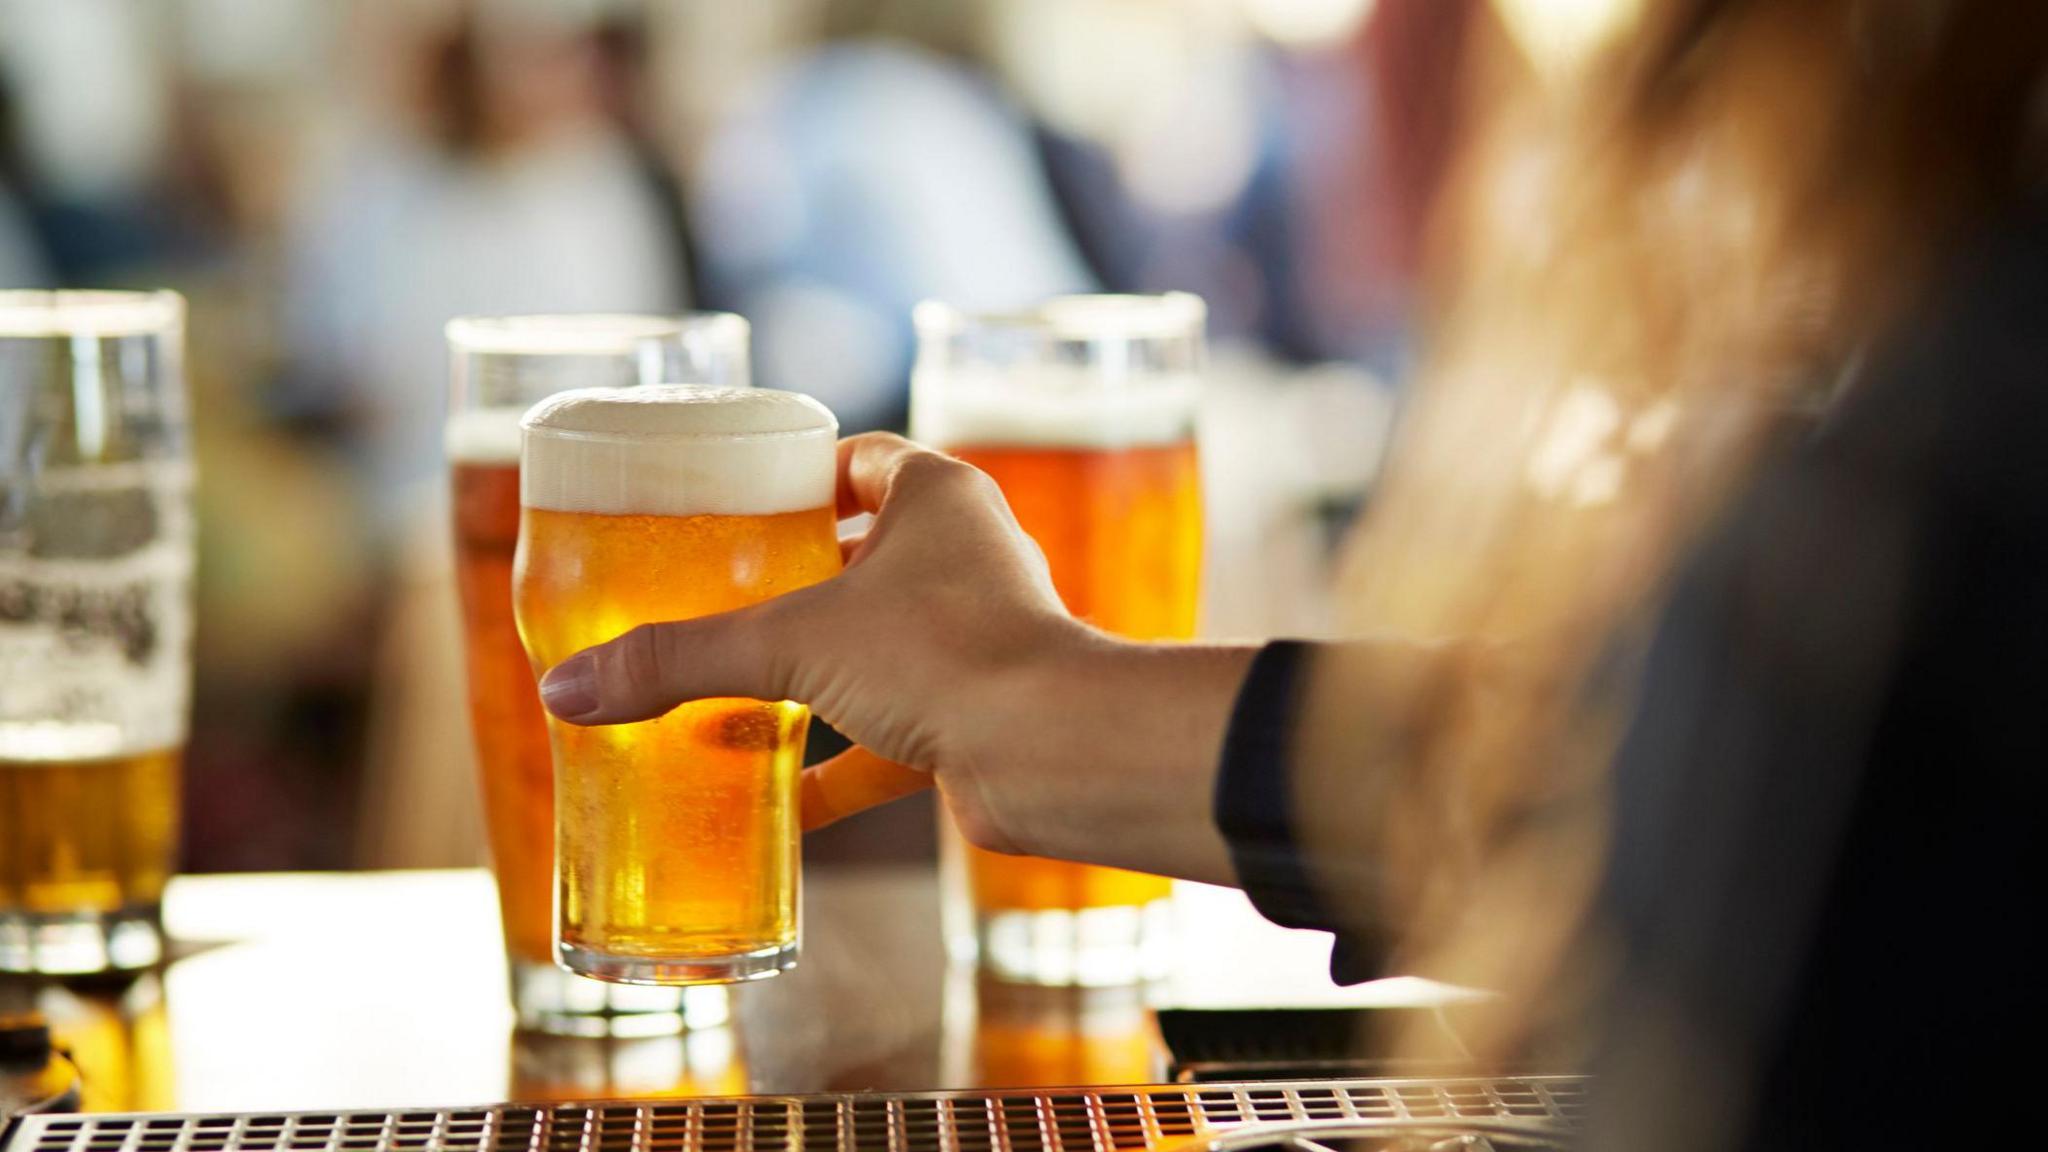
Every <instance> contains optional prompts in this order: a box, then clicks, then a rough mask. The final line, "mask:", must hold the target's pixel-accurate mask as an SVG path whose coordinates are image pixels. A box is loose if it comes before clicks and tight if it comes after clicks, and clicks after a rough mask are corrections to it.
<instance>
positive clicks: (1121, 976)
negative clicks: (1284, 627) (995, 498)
mask: <svg viewBox="0 0 2048 1152" xmlns="http://www.w3.org/2000/svg"><path fill="white" fill-rule="evenodd" d="M917 320H918V336H919V350H918V364H917V371H916V376H915V379H914V381H913V395H912V432H913V434H914V435H916V436H917V437H918V438H919V439H921V440H924V441H926V442H927V443H930V444H932V445H933V446H934V447H938V448H942V449H945V450H946V451H948V452H950V453H952V454H953V455H955V456H957V457H959V458H960V459H962V460H965V461H967V462H968V463H970V464H973V465H975V466H976V467H978V468H980V469H981V470H983V471H984V472H987V473H988V474H989V475H990V476H991V477H992V478H994V479H995V481H996V483H997V484H998V486H1000V487H1001V488H1002V490H1003V495H1004V497H1005V498H1006V499H1007V500H1008V501H1009V504H1010V507H1011V509H1012V511H1014V512H1015V513H1016V516H1017V522H1018V524H1019V525H1020V526H1022V527H1023V529H1024V530H1025V531H1026V532H1027V533H1029V534H1030V536H1031V538H1032V539H1033V540H1034V541H1036V542H1037V544H1038V546H1039V548H1040V549H1041V550H1042V551H1043V552H1044V553H1045V558H1046V563H1047V565H1048V567H1049V568H1050V569H1051V573H1052V581H1053V586H1054V588H1055V589H1057V590H1058V592H1059V594H1060V598H1061V600H1062V601H1064V602H1065V604H1066V606H1067V608H1068V610H1070V611H1071V612H1073V613H1074V615H1075V616H1077V617H1079V618H1081V619H1083V620H1086V621H1088V622H1089V623H1092V624H1094V625H1096V626H1097V627H1100V628H1102V629H1104V630H1106V631H1109V632H1114V633H1116V634H1118V635H1121V636H1127V637H1130V638H1131V639H1134V640H1188V639H1192V638H1193V637H1194V635H1195V629H1196V624H1197V616H1198V608H1199V596H1200V591H1201V564H1202V496H1201V475H1200V461H1199V457H1198V454H1197V452H1196V447H1195V427H1194V424H1195V402H1196V395H1197V393H1196V383H1195V380H1196V373H1197V372H1198V371H1199V369H1200V367H1201V355H1202V321H1203V309H1202V305H1201V302H1200V301H1199V300H1197V299H1195V298H1194V297H1191V296H1185V295H1169V296H1161V297H1067V298H1062V299H1057V300H1053V301H1050V302H1048V303H1047V304H1045V305H1044V306H1042V307H1040V308H1038V309H1035V310H1032V311H1030V312H1025V313H1019V314H1015V315H992V316H968V315H965V314H962V313H959V312H956V311H954V310H952V309H950V308H946V307H945V306H943V305H937V304H926V305H921V306H920V307H919V309H918V314H917ZM946 837H947V843H946V845H945V847H946V851H947V853H948V854H949V856H950V857H952V858H953V859H954V860H957V861H958V862H959V867H960V868H961V870H962V871H964V873H965V881H966V884H965V886H966V890H967V893H968V896H969V899H970V901H971V903H972V905H973V911H974V914H975V918H976V921H977V924H976V928H975V932H974V933H973V934H972V935H970V934H968V933H965V932H964V931H953V932H949V936H951V937H952V938H953V939H954V940H955V942H956V951H959V952H969V951H971V952H974V953H975V954H977V956H978V958H979V959H980V960H981V961H982V962H983V963H984V964H985V965H989V966H991V967H993V968H994V970H996V971H997V972H998V973H999V974H1002V975H1004V976H1006V977H1009V978H1015V979H1024V980H1031V981H1038V982H1044V983H1057V984H1067V983H1081V984H1091V983H1115V982H1120V981H1122V980H1128V979H1134V978H1138V977H1141V976H1145V975H1150V974H1152V973H1151V971H1149V970H1148V967H1147V966H1148V965H1149V964H1151V962H1152V961H1153V959H1155V958H1156V954H1157V950H1156V949H1148V948H1147V947H1146V946H1145V945H1146V944H1147V942H1148V941H1149V940H1151V939H1153V938H1155V937H1156V936H1157V935H1158V930H1159V928H1158V925H1159V923H1160V921H1161V920H1162V919H1163V911H1164V904H1163V901H1165V899H1166V898H1167V897H1168V896H1169V895H1170V894H1171V891H1172V883H1171V881H1169V880H1167V879H1165V878H1163V877H1158V876H1148V875H1144V874H1141V873H1135V872H1126V871H1121V870H1119V869H1113V868H1102V867H1096V866H1093V865H1086V864H1073V863H1068V862H1065V861H1056V860H1041V859H1035V858H1032V857H1028V856H1007V855H1002V854H999V853H994V852H987V851H983V850H982V849H979V848H976V847H974V846H972V845H970V844H967V843H966V842H965V841H964V840H962V839H961V838H960V837H959V836H958V834H957V832H954V831H952V830H951V829H950V828H949V829H948V830H947V832H946ZM1067 913H1071V914H1074V915H1073V916H1071V917H1069V918H1068V919H1067V920H1066V921H1065V922H1063V923H1062V924H1059V925H1057V926H1054V925H1052V924H1050V923H1049V922H1048V921H1047V920H1046V916H1047V915H1048V914H1053V915H1059V914H1067ZM1012 914H1018V915H1012ZM1052 939H1066V940H1067V941H1068V942H1069V944H1070V945H1071V946H1070V947H1067V948H1064V949H1062V948H1057V947H1048V946H1047V944H1046V942H1047V941H1048V940H1052ZM1119 940H1122V941H1126V942H1129V943H1130V947H1129V948H1120V946H1119V945H1118V944H1117V943H1116V942H1117V941H1119ZM1120 951H1121V952H1124V953H1127V955H1118V953H1119V952H1120ZM1145 952H1150V953H1151V955H1148V956H1140V955H1139V953H1145Z"/></svg>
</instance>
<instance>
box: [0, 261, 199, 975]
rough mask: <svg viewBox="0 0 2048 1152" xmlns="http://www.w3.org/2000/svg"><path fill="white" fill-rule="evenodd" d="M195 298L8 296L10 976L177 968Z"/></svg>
mask: <svg viewBox="0 0 2048 1152" xmlns="http://www.w3.org/2000/svg"><path fill="white" fill-rule="evenodd" d="M184 321H185V305H184V301H183V300H182V299H181V298H179V297H178V296H177V295H176V294H175V293H171V292H152V293H133V292H0V973H7V972H46V973H92V972H103V971H111V970H122V969H134V968H143V967H148V966H149V965H152V964H154V963H156V962H157V961H158V960H159V959H161V957H162V955H163V938H162V932H161V929H160V927H159V922H158V915H157V910H158V905H159V903H160V901H161V899H162V896H163V891H164V884H165V881H166V880H167V879H168V878H169V876H170V873H171V869H172V867H173V864H174V862H175V857H176V849H177V832H178V807H179V806H178V780H179V774H180V773H179V770H180V766H181V761H182V758H183V755H184V746H185V736H186V724H187V719H188V717H187V713H188V702H189V698H190V694H191V674H192V661H191V647H192V575H193V555H194V545H193V524H192V460H191V447H190V441H189V439H188V436H187V428H186V399H185V381H184V366H183V356H184V352H183V343H184Z"/></svg>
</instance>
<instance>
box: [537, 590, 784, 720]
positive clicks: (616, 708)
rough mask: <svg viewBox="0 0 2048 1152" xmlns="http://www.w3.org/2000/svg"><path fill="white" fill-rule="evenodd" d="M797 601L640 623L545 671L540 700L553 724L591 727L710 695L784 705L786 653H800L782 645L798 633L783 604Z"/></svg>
mask: <svg viewBox="0 0 2048 1152" xmlns="http://www.w3.org/2000/svg"><path fill="white" fill-rule="evenodd" d="M806 591H808V590H806ZM798 596H801V593H792V594H790V596H784V597H779V598H777V599H775V600H769V601H765V602H763V603H760V604H755V605H753V606H751V607H748V608H742V609H739V610H738V611H734V612H720V613H717V614H715V615H711V616H700V617H697V618H695V619H692V620H676V621H671V622H669V623H666V624H642V625H641V626H639V627H638V628H635V629H633V630H632V631H630V632H627V633H625V634H624V635H622V636H619V637H618V638H617V639H614V640H609V641H606V642H605V643H603V644H599V645H596V646H594V647H591V648H585V649H584V650H583V651H581V652H578V653H576V654H575V655H574V656H571V657H569V658H568V659H567V660H564V661H562V662H561V663H560V664H557V665H555V666H554V667H553V668H550V669H549V670H548V674H547V675H546V676H543V677H541V681H540V699H541V703H542V704H543V705H545V706H546V708H547V710H548V711H550V712H552V713H554V714H555V716H556V717H557V718H558V719H561V720H566V721H568V722H569V723H571V724H582V725H592V724H629V723H632V722H634V721H639V720H651V719H653V718H655V717H657V716H660V715H662V714H664V713H666V712H668V711H669V710H670V709H672V708H674V707H675V706H676V705H678V704H682V703H685V702H687V701H690V700H705V699H710V698H713V697H722V696H747V697H752V698H754V699H756V700H786V699H788V698H789V697H790V695H791V691H790V682H791V680H792V678H793V675H794V673H793V671H792V669H791V667H790V661H789V659H788V654H789V653H791V652H795V651H798V650H799V647H798V646H797V645H794V644H791V643H788V642H787V640H786V638H787V637H790V636H792V635H793V634H794V633H795V631H796V629H795V628H794V627H793V626H792V624H791V620H790V618H791V615H792V613H791V611H790V607H789V601H790V600H791V599H792V598H793V597H798Z"/></svg>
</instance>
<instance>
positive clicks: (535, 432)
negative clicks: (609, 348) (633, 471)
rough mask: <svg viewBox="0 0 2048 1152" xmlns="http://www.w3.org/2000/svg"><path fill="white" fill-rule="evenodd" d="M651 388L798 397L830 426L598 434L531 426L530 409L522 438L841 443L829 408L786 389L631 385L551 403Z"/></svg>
mask: <svg viewBox="0 0 2048 1152" xmlns="http://www.w3.org/2000/svg"><path fill="white" fill-rule="evenodd" d="M649 388H670V389H691V390H695V391H704V392H782V393H787V394H788V395H791V396H799V397H802V398H803V399H805V400H807V401H809V402H810V403H811V404H812V405H813V406H815V407H816V408H817V409H818V411H820V412H822V413H824V414H825V418H826V421H827V422H826V423H824V424H815V425H812V426H811V427H808V428H775V429H766V430H758V431H739V432H650V431H645V430H639V429H636V430H633V431H628V432H595V431H590V430H588V429H583V428H547V427H538V426H535V425H532V424H529V423H527V419H528V418H529V417H530V416H531V415H532V408H529V409H528V410H527V414H526V415H525V416H521V417H520V419H519V433H520V435H521V436H522V437H525V436H534V437H539V438H541V439H543V440H572V441H577V442H580V443H586V444H674V443H687V442H692V441H719V442H722V443H737V442H742V441H755V440H801V439H804V438H806V437H826V438H828V439H831V440H832V441H834V442H837V441H838V439H839V417H838V415H837V414H836V413H834V412H833V411H832V410H831V409H830V408H827V407H826V406H825V404H824V402H823V401H821V400H819V399H818V398H817V397H815V396H812V395H810V394H809V393H806V392H791V391H789V390H788V389H783V388H753V387H748V388H733V387H730V386H727V385H718V384H679V383H664V384H640V385H629V386H627V387H624V388H571V389H567V390H565V391H562V392H557V393H555V395H554V396H550V397H549V398H548V399H549V400H553V399H556V398H557V397H561V396H567V395H570V394H572V393H598V392H627V391H633V392H637V391H641V390H643V389H649ZM544 403H547V401H546V400H543V401H540V402H538V403H536V404H535V405H534V406H533V407H536V408H537V407H539V406H540V404H544Z"/></svg>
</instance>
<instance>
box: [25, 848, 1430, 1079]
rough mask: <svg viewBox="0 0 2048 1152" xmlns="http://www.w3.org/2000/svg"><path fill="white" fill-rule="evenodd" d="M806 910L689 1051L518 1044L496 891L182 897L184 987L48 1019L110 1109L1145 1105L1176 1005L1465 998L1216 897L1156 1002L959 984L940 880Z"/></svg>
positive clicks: (341, 883)
mask: <svg viewBox="0 0 2048 1152" xmlns="http://www.w3.org/2000/svg"><path fill="white" fill-rule="evenodd" d="M804 900H805V904H804V915H805V938H804V951H803V958H802V961H801V963H800V965H799V966H798V968H797V969H796V970H795V971H794V972H791V973H788V974H785V975H783V976H780V977H778V978H775V979H772V980H767V981H763V982H760V983H756V984H751V985H746V986H741V987H738V988H735V989H733V990H732V993H731V998H730V1006H729V1014H730V1017H731V1023H730V1025H729V1026H722V1027H708V1028H703V1029H700V1030H696V1031H693V1032H692V1033H690V1034H689V1035H687V1036H683V1037H673V1036H671V1037H651V1038H644V1039H623V1040H621V1039H612V1040H602V1039H576V1038H557V1037H543V1036H532V1035H528V1034H524V1033H519V1034H515V1032H514V1030H513V1027H512V1017H511V1010H510V1007H509V1005H508V1003H507V999H506V977H505V972H504V963H503V954H502V950H501V945H500V941H499V932H498V923H497V909H496V902H495V900H494V896H493V892H492V888H491V880H490V877H489V875H488V874H487V873H486V872H484V871H482V870H451V871H432V872H381V873H331V874H292V875H242V876H187V877H180V878H179V879H177V880H176V881H174V882H173V884H172V886H171V890H170V893H169V895H168V897H167V899H166V903H165V920H166V923H167V927H168V929H169V931H170V934H171V937H172V939H173V941H174V945H173V959H172V961H171V963H169V964H168V965H167V966H166V967H165V968H164V969H163V971H162V972H161V973H159V974H154V975H149V976H144V977H142V978H141V979H139V980H136V981H134V982H132V983H129V984H127V985H126V986H119V985H114V986H99V987H91V988H78V987H73V988H70V989H51V990H46V991H45V992H44V993H43V995H42V1001H43V1006H44V1009H45V1011H46V1012H48V1014H49V1015H50V1017H51V1023H52V1027H53V1030H54V1032H55V1034H56V1037H57V1040H58V1042H59V1044H60V1045H62V1046H64V1047H66V1048H68V1049H69V1050H70V1051H71V1052H72V1054H73V1057H74V1059H75V1060H76V1062H77V1063H78V1064H79V1066H80V1068H81V1070H82V1073H83V1078H84V1103H85V1107H86V1109H87V1110H99V1111H125V1110H162V1109H176V1110H182V1111H223V1110H258V1109H344V1108H361V1107H418V1106H430V1105H450V1104H471V1103H486V1102H493V1101H500V1100H522V1101H533V1102H542V1101H555V1100H569V1099H577V1100H595V1099H606V1098H622V1097H657V1096H684V1095H737V1094H748V1093H754V1094H760V1093H792V1092H816V1091H854V1090H870V1089H874V1090H890V1089H924V1088H971V1087H1016V1086H1027V1085H1029V1086H1038V1085H1080V1084H1116V1083H1137V1082H1144V1081H1150V1080H1156V1079H1158V1078H1159V1077H1161V1076H1162V1075H1163V1074H1164V1073H1165V1070H1166V1063H1165V1053H1164V1051H1163V1048H1162V1046H1161V1044H1160V1042H1159V1038H1158V1031H1157V1028H1156V1026H1155V1023H1154V1019H1153V1008H1154V1007H1156V1006H1159V1005H1170V1006H1174V1007H1254V1006H1257V1007H1275V1006H1334V1005H1349V1006H1400V1005H1411V1004H1422V1003H1436V1002H1441V1001H1443V1000H1445V999H1446V998H1455V996H1456V995H1457V994H1456V992H1455V990H1449V989H1445V988H1443V987H1442V986H1438V985H1431V984H1428V983H1427V982H1424V981H1419V980H1411V979H1395V980H1385V981H1379V982H1376V983H1373V984H1367V985H1361V986H1358V987H1354V988H1339V987H1336V986H1335V985H1332V984H1331V983H1330V981H1329V979H1328V977H1327V975H1326V973H1325V971H1324V966H1325V964H1326V963H1327V957H1328V950H1329V946H1328V942H1327V939H1326V938H1323V937H1321V936H1319V935H1318V934H1315V933H1306V932H1292V931H1288V930H1285V929H1280V928H1276V927H1274V926H1272V925H1270V924H1267V923H1266V922H1265V921H1263V920H1261V919H1260V918H1259V917H1258V915H1257V914H1256V913H1255V912H1253V911H1252V909H1251V908H1250V906H1249V905H1248V904H1247V903H1246V902H1245V900H1244V898H1243V896H1242V895H1241V894H1239V893H1236V892H1233V891H1229V890H1225V889H1217V888H1207V887H1203V886H1198V885H1182V886H1181V887H1180V889H1179V890H1178V891H1177V893H1176V898H1175V909H1176V918H1177V920H1178V922H1179V933H1178V939H1179V947H1178V948H1177V951H1176V955H1177V961H1176V965H1175V969H1174V971H1173V972H1172V974H1171V976H1170V977H1169V978H1168V979H1167V980H1166V981H1164V982H1163V983H1161V984H1158V985H1155V986H1153V987H1151V988H1149V989H1145V990H1139V989H1108V990H1063V989H1042V988H1028V987H1015V986H983V987H981V988H979V989H978V988H977V981H976V978H975V977H974V975H973V974H972V973H971V972H961V971H950V972H949V971H948V968H947V965H946V963H945V956H944V949H943V946H942V943H941V939H940V934H939V911H938V909H939V902H938V892H937V884H936V881H935V879H934V877H933V874H932V872H931V870H930V869H928V868H906V867H890V868H861V869H842V870H831V869H813V870H812V871H811V873H810V874H809V875H808V876H807V877H806V889H805V897H804ZM711 1000H712V1011H713V1012H714V1014H715V1012H716V1010H717V1009H718V1007H719V1006H718V1005H717V1003H716V1001H717V997H716V996H715V995H714V996H713V997H712V998H711Z"/></svg>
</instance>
